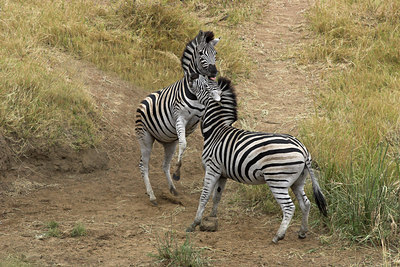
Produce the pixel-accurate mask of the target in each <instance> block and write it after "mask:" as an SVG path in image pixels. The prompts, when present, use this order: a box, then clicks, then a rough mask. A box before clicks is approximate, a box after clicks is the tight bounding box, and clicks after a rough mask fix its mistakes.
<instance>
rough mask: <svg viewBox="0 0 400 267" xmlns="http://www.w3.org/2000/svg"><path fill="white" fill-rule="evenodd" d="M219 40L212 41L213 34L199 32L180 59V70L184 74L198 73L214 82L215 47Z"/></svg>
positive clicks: (216, 71)
mask: <svg viewBox="0 0 400 267" xmlns="http://www.w3.org/2000/svg"><path fill="white" fill-rule="evenodd" d="M219 40H220V38H215V39H214V33H213V32H210V31H207V32H203V31H201V30H200V32H199V34H198V35H197V36H196V37H195V38H194V39H193V40H192V41H190V42H189V43H188V44H187V45H186V48H185V50H184V51H183V56H182V59H181V63H182V68H183V70H184V72H185V74H189V73H198V74H201V75H204V76H207V77H208V78H209V79H211V80H215V77H216V76H217V74H218V70H217V67H216V66H215V61H216V55H217V52H216V51H215V46H216V45H217V43H218V42H219Z"/></svg>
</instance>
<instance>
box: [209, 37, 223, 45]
mask: <svg viewBox="0 0 400 267" xmlns="http://www.w3.org/2000/svg"><path fill="white" fill-rule="evenodd" d="M219 40H221V37H219V38H215V39H214V40H212V41H210V44H211V45H212V46H216V45H217V44H218V42H219Z"/></svg>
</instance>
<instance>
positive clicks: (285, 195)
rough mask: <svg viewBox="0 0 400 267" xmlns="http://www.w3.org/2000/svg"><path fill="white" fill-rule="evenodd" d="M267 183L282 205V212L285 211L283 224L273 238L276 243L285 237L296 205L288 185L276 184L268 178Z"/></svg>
mask: <svg viewBox="0 0 400 267" xmlns="http://www.w3.org/2000/svg"><path fill="white" fill-rule="evenodd" d="M266 180H267V179H266ZM267 183H268V185H269V187H270V189H271V191H272V194H273V195H274V197H275V199H276V201H277V202H278V204H279V205H280V206H281V209H282V213H283V218H282V222H281V225H280V227H279V229H278V232H277V233H276V235H275V236H274V238H273V239H272V242H274V243H275V244H276V243H278V241H279V240H282V239H283V238H284V237H285V234H286V230H287V228H288V226H289V224H290V221H291V220H292V217H293V214H294V210H295V205H294V203H293V201H292V199H291V198H290V196H289V188H288V187H285V186H284V185H282V184H280V185H279V186H276V185H274V183H271V182H268V180H267Z"/></svg>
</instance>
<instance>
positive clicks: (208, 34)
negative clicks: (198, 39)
mask: <svg viewBox="0 0 400 267" xmlns="http://www.w3.org/2000/svg"><path fill="white" fill-rule="evenodd" d="M204 37H205V38H206V43H209V42H211V41H212V40H214V33H213V32H210V31H208V32H205V33H204Z"/></svg>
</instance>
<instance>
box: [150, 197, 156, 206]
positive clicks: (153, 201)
mask: <svg viewBox="0 0 400 267" xmlns="http://www.w3.org/2000/svg"><path fill="white" fill-rule="evenodd" d="M150 202H151V204H153V205H154V206H158V203H157V200H155V199H153V200H150Z"/></svg>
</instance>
